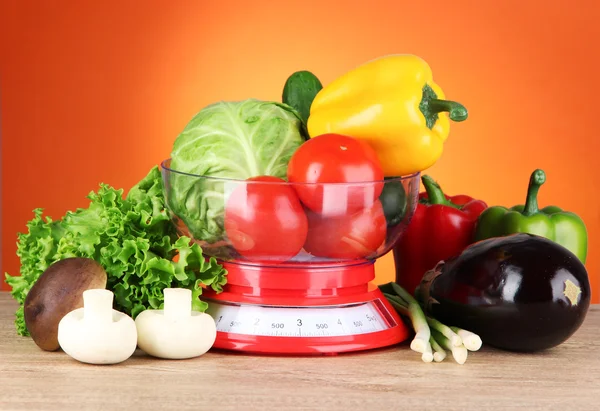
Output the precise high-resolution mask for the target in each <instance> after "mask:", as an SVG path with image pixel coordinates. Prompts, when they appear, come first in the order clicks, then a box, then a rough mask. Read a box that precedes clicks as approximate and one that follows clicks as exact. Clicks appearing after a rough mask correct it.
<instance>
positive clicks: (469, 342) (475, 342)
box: [450, 327, 482, 351]
mask: <svg viewBox="0 0 600 411" xmlns="http://www.w3.org/2000/svg"><path fill="white" fill-rule="evenodd" d="M450 328H451V329H452V331H454V332H455V333H456V334H457V335H458V336H459V337H460V338H461V339H462V341H463V344H464V346H465V347H466V348H467V350H469V351H477V350H479V349H480V348H481V345H482V342H481V338H480V337H479V336H478V335H477V334H475V333H472V332H471V331H467V330H463V329H462V328H458V327H450Z"/></svg>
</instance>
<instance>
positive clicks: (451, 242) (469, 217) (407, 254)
mask: <svg viewBox="0 0 600 411" xmlns="http://www.w3.org/2000/svg"><path fill="white" fill-rule="evenodd" d="M421 182H422V184H423V186H424V187H425V190H426V192H423V193H420V194H419V203H418V204H417V208H416V210H415V213H414V215H413V217H412V220H411V222H410V224H409V225H408V227H407V229H406V231H405V232H404V233H403V235H402V237H401V238H400V240H399V241H398V243H397V244H396V246H395V247H394V251H393V253H394V262H395V265H396V282H397V283H398V284H399V285H400V286H401V287H403V288H404V289H405V290H407V291H409V292H410V293H411V294H413V295H414V292H415V288H416V287H417V286H418V285H419V283H420V282H421V279H422V278H423V275H424V274H425V272H426V271H427V270H430V269H432V268H434V267H435V265H436V264H437V263H438V262H440V261H441V260H446V259H448V258H450V257H452V256H454V255H457V254H459V253H460V252H462V251H463V250H464V249H465V248H466V247H467V246H468V245H470V244H471V243H472V242H473V241H474V234H475V226H476V224H477V219H478V217H479V215H480V214H481V213H482V212H483V210H485V209H486V208H487V204H486V203H485V202H483V201H481V200H476V199H473V198H472V197H469V196H466V195H456V196H452V197H450V196H447V195H445V194H444V193H443V191H442V189H441V188H440V186H439V185H438V184H437V183H436V182H435V181H434V180H433V178H431V177H430V176H427V175H424V176H422V177H421Z"/></svg>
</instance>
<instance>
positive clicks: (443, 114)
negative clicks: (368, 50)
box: [307, 54, 467, 177]
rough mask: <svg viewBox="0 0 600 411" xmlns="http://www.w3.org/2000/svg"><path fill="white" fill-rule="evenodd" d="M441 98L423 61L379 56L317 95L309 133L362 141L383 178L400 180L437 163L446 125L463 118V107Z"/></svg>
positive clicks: (418, 58)
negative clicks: (371, 151) (375, 157)
mask: <svg viewBox="0 0 600 411" xmlns="http://www.w3.org/2000/svg"><path fill="white" fill-rule="evenodd" d="M444 98H445V97H444V93H443V92H442V90H441V89H440V87H439V86H438V85H437V84H435V83H434V82H433V80H432V73H431V69H430V67H429V65H428V64H427V63H426V62H425V61H424V60H423V59H421V58H420V57H417V56H414V55H406V54H396V55H388V56H383V57H380V58H378V59H375V60H371V61H369V62H367V63H365V64H363V65H361V66H358V67H357V68H355V69H353V70H352V71H349V72H348V73H346V74H344V75H342V76H341V77H339V78H337V79H335V80H334V81H333V82H331V83H330V84H328V85H326V86H325V87H324V88H323V89H321V90H320V91H319V92H318V93H317V95H316V97H315V99H314V100H313V102H312V105H311V107H310V115H309V118H308V123H307V127H308V132H309V135H310V136H311V137H315V136H318V135H321V134H326V133H337V134H344V135H347V136H350V137H354V138H358V139H363V140H366V141H367V142H368V143H369V144H370V145H371V147H373V149H375V151H376V152H377V154H378V156H379V160H380V161H381V165H382V167H383V171H384V174H385V176H387V177H392V176H404V175H408V174H412V173H416V172H418V171H423V170H425V169H427V168H429V167H431V166H432V165H433V164H435V162H436V161H437V160H438V159H439V157H440V156H441V155H442V151H443V148H444V142H445V140H446V138H447V137H448V133H449V131H450V120H453V121H463V120H465V119H466V118H467V109H466V108H465V107H464V106H462V105H461V104H459V103H456V102H453V101H447V100H444Z"/></svg>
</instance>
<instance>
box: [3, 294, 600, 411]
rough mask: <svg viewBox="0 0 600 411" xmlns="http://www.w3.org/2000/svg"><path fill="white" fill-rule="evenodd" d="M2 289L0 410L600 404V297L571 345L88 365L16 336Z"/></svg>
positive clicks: (142, 359)
mask: <svg viewBox="0 0 600 411" xmlns="http://www.w3.org/2000/svg"><path fill="white" fill-rule="evenodd" d="M16 308H17V305H16V303H15V302H14V301H13V300H12V299H11V298H10V295H9V294H8V293H0V410H2V411H9V410H36V411H40V410H61V411H66V410H109V411H113V410H130V411H135V410H163V409H165V410H167V409H173V410H188V409H189V410H192V409H193V410H215V411H217V410H236V411H238V410H239V411H252V410H278V411H284V410H327V411H336V410H344V411H349V410H351V411H359V410H360V411H362V410H369V411H385V410H410V411H417V410H436V411H450V410H460V411H467V410H469V411H471V410H472V411H479V410H515V409H522V410H529V411H535V410H561V411H570V410H577V411H582V410H600V395H599V394H600V356H599V352H600V306H593V307H592V308H590V311H589V313H588V316H587V318H586V321H585V323H584V324H583V326H582V327H581V328H580V329H579V330H578V332H577V333H576V334H575V335H574V336H573V337H572V338H571V339H570V340H568V341H567V342H565V343H564V344H562V345H560V346H558V347H556V348H554V349H551V350H548V351H546V352H541V353H536V354H513V353H507V352H502V351H498V350H494V349H491V348H487V347H483V348H482V349H481V350H480V351H478V352H474V353H470V355H469V358H468V359H467V362H466V363H465V364H464V365H459V364H457V363H456V362H454V361H453V360H452V359H451V358H450V357H449V358H447V359H446V360H445V361H444V362H441V363H424V362H422V361H421V358H420V355H418V354H417V353H415V352H413V351H411V350H410V349H409V348H408V344H407V343H404V344H401V345H399V346H396V347H392V348H387V349H383V350H378V351H371V352H363V353H355V354H343V355H338V356H324V357H271V356H250V355H242V354H231V353H222V352H221V353H218V352H208V353H207V354H205V355H204V356H202V357H199V358H196V359H191V360H183V361H168V360H158V359H152V358H150V357H147V356H145V355H144V354H143V353H136V354H134V356H133V357H132V358H130V359H129V360H127V361H126V362H124V363H121V364H118V365H110V366H93V365H85V364H81V363H78V362H76V361H75V360H72V359H71V358H69V357H68V356H67V355H66V354H64V353H62V352H60V351H59V352H53V353H48V352H43V351H41V350H40V349H38V348H37V346H36V345H35V344H34V343H33V341H32V340H31V339H30V338H25V337H19V336H17V335H16V332H15V328H14V325H13V314H14V311H15V309H16Z"/></svg>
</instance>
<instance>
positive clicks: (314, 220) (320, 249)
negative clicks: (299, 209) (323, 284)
mask: <svg viewBox="0 0 600 411" xmlns="http://www.w3.org/2000/svg"><path fill="white" fill-rule="evenodd" d="M307 216H308V237H307V238H306V243H304V249H305V250H306V251H307V252H309V253H311V254H312V255H315V256H318V257H329V258H341V259H357V258H364V257H367V256H369V255H372V254H373V253H375V252H376V251H377V249H378V248H379V247H380V246H381V245H382V244H383V242H384V241H385V238H386V234H387V223H386V220H385V215H384V213H383V207H382V206H381V202H380V201H379V200H376V201H375V203H374V204H373V205H372V206H371V207H369V208H365V209H363V210H361V211H358V212H355V213H354V214H351V215H347V216H340V217H324V216H322V215H320V214H317V213H313V212H310V211H307Z"/></svg>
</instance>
